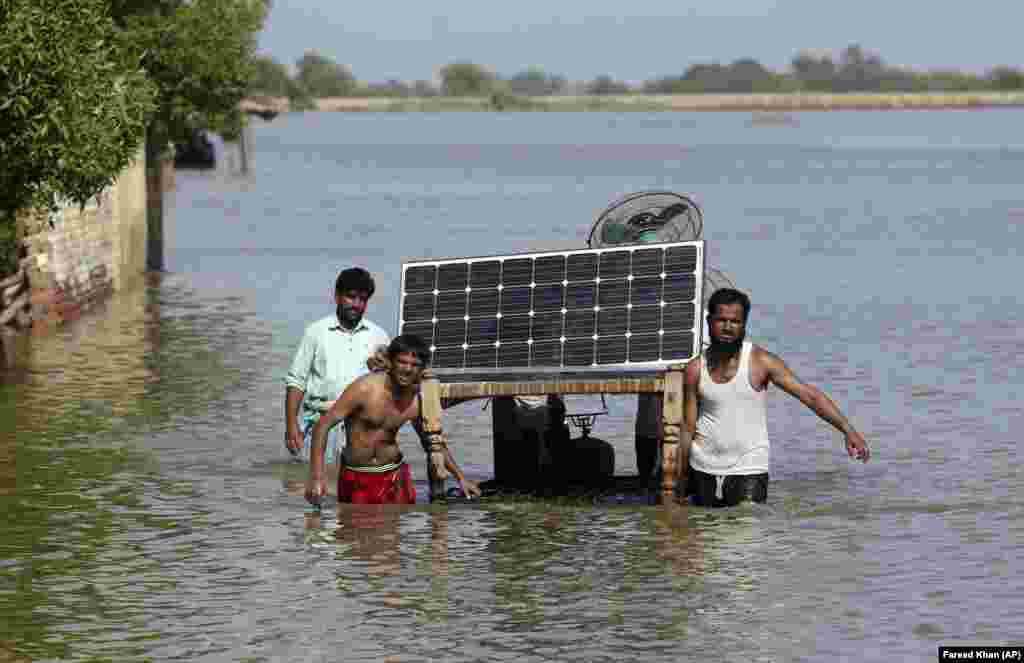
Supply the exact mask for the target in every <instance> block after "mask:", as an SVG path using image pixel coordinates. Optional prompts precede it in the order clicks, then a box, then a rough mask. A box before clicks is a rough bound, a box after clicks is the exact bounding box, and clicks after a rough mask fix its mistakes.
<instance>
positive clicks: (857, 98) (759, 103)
mask: <svg viewBox="0 0 1024 663" xmlns="http://www.w3.org/2000/svg"><path fill="white" fill-rule="evenodd" d="M315 103H316V109H315V110H317V111H321V112H342V113H387V112H392V113H393V112H405V113H415V112H426V113H437V112H453V111H454V112H496V111H497V112H503V111H508V112H515V111H521V112H582V111H598V112H600V111H605V112H609V111H612V112H629V111H638V112H666V111H667V112H696V111H741V112H760V113H788V112H803V111H835V110H952V109H981V108H1021V107H1024V90H1021V91H1016V92H948V93H939V92H927V93H925V92H922V93H892V94H889V93H871V92H867V93H847V94H812V93H803V92H801V93H784V94H671V95H668V94H666V95H659V94H627V95H578V96H571V95H559V96H548V97H517V96H511V95H502V94H498V95H493V96H491V97H327V98H321V99H316V100H315ZM241 108H242V110H244V111H248V112H256V113H258V112H273V113H285V112H290V107H289V103H288V99H287V98H285V97H250V98H247V99H245V100H243V101H242V104H241Z"/></svg>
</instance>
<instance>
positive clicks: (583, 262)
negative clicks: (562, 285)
mask: <svg viewBox="0 0 1024 663" xmlns="http://www.w3.org/2000/svg"><path fill="white" fill-rule="evenodd" d="M596 274H597V254H596V253H573V254H571V255H570V256H569V257H568V258H566V259H565V278H566V280H568V281H569V282H570V283H572V282H573V281H593V280H594V276H595V275H596Z"/></svg>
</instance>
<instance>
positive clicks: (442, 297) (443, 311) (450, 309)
mask: <svg viewBox="0 0 1024 663" xmlns="http://www.w3.org/2000/svg"><path fill="white" fill-rule="evenodd" d="M434 315H435V316H436V317H438V318H456V317H458V318H461V317H463V316H464V315H466V292H465V290H463V291H462V292H441V293H439V294H438V295H437V308H436V309H435V310H434Z"/></svg>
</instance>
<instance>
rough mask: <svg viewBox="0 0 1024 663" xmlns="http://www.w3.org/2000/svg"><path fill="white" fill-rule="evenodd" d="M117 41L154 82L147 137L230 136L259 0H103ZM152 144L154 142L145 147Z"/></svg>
mask: <svg viewBox="0 0 1024 663" xmlns="http://www.w3.org/2000/svg"><path fill="white" fill-rule="evenodd" d="M110 2H111V4H112V6H113V8H114V18H115V20H116V21H117V22H118V24H119V25H120V26H121V28H122V29H121V36H122V39H123V41H124V43H125V44H126V45H127V46H128V47H129V48H131V49H134V51H135V53H136V54H137V55H138V56H139V57H141V59H142V65H143V67H144V68H145V70H146V74H147V76H148V77H149V78H150V80H152V81H153V82H154V83H155V84H156V86H157V111H156V113H155V115H154V117H153V122H152V123H151V124H150V127H149V130H150V134H151V135H150V136H149V139H150V140H151V141H156V142H160V143H166V142H167V141H172V140H185V139H187V138H189V137H190V134H191V132H192V131H193V130H194V129H195V128H197V127H201V128H205V129H211V130H213V131H218V132H220V133H222V134H225V135H226V136H227V137H229V138H230V137H232V136H233V135H234V134H235V133H237V131H238V130H239V128H240V127H241V124H242V116H241V113H240V112H239V110H238V103H239V102H240V101H241V100H242V98H243V97H244V96H245V94H246V92H247V91H248V89H249V83H250V81H251V79H252V75H253V67H254V64H253V61H254V58H255V55H256V36H257V34H258V32H259V31H260V29H261V28H262V26H263V20H264V17H265V15H266V11H267V3H266V2H265V1H264V0H110ZM151 147H153V146H151Z"/></svg>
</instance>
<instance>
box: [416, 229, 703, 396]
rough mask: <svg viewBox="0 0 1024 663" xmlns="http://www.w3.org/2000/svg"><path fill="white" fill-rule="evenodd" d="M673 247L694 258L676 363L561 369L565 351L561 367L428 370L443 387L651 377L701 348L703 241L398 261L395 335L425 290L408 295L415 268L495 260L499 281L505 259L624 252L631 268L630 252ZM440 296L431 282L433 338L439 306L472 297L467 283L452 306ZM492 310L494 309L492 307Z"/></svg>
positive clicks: (451, 319)
mask: <svg viewBox="0 0 1024 663" xmlns="http://www.w3.org/2000/svg"><path fill="white" fill-rule="evenodd" d="M675 247H693V248H694V249H695V257H696V262H695V267H694V269H693V272H692V274H693V276H694V293H693V299H692V300H689V301H685V300H683V301H679V302H676V303H677V304H683V305H685V304H690V305H692V306H693V316H692V317H693V326H692V327H691V328H690V329H688V330H687V329H685V328H684V329H680V330H676V331H679V332H684V333H689V334H691V335H692V343H691V344H690V348H689V353H688V355H687V357H675V358H671V359H657V360H653V361H639V362H630V361H628V359H627V361H625V362H619V363H596V357H595V361H594V362H592V363H591V365H589V366H588V365H564V360H565V357H564V351H563V354H562V358H561V363H562V364H563V365H558V366H538V365H533V366H531V365H528V364H527V365H522V366H502V367H490V366H465V365H463V366H462V367H440V366H438V367H433V368H432V371H433V373H434V375H436V376H437V377H438V378H439V379H441V380H442V381H443V382H453V381H459V380H462V381H487V380H494V379H496V378H502V379H506V380H525V381H535V380H551V379H557V378H565V377H569V376H572V377H574V378H584V379H586V378H592V379H599V378H615V377H624V376H628V375H647V374H651V373H653V372H657V371H660V370H663V369H664V368H665V367H666V366H668V365H669V364H678V363H680V362H685V361H688V360H689V359H690V358H692V357H694V356H696V355H697V353H698V351H699V349H700V348H701V347H702V335H703V329H704V324H703V301H704V297H703V288H704V240H691V241H685V242H665V243H656V244H655V243H651V244H633V245H618V246H609V247H604V248H600V249H578V250H562V251H543V252H530V253H512V254H499V255H490V256H475V257H466V258H443V259H437V260H414V261H407V262H403V263H402V278H401V296H400V299H399V306H398V325H397V327H396V328H397V329H398V330H399V332H400V333H405V332H406V331H409V330H406V329H405V325H406V323H407V322H409V321H406V320H404V319H403V313H404V312H405V311H406V299H407V298H408V297H410V296H420V297H423V296H425V295H426V293H427V291H423V290H420V291H418V292H416V291H414V292H413V293H411V294H410V293H409V292H407V281H406V279H407V276H408V273H409V270H410V269H414V268H417V267H427V266H435V267H437V268H438V272H439V271H440V268H441V267H443V266H444V265H453V264H462V263H465V264H466V265H467V266H469V265H472V264H474V263H479V262H494V261H499V262H501V263H502V272H503V276H504V263H505V262H506V261H509V260H523V259H529V260H533V261H534V264H536V261H537V260H539V259H543V258H549V257H556V256H564V257H565V258H566V262H567V264H568V258H569V256H575V255H595V256H600V255H601V254H604V253H616V252H623V251H628V252H630V254H631V256H630V264H632V262H633V261H632V254H633V253H635V252H636V251H648V250H651V249H659V250H661V251H662V252H663V253H662V256H663V257H664V256H665V255H666V254H667V253H668V251H669V250H670V249H672V248H675ZM595 260H597V261H599V260H600V258H599V257H597V258H595ZM467 271H469V273H470V274H471V275H472V270H471V268H470V269H468V270H467ZM690 273H691V272H681V273H680V274H690ZM659 276H660V277H661V279H662V281H664V280H665V278H666V273H665V272H664V271H662V272H661V273H660V275H659ZM435 278H436V277H435ZM589 281H593V282H595V283H596V284H598V285H599V284H600V279H599V278H598V277H597V276H596V271H595V277H594V278H593V279H583V280H580V281H578V282H577V283H578V284H579V285H580V286H581V287H585V284H586V283H588V282H589ZM626 281H627V284H631V282H632V281H633V276H632V274H630V275H629V276H628V278H627V279H626ZM497 283H498V285H497V286H494V285H491V286H489V287H488V290H489V289H490V288H494V289H495V290H496V291H497V295H496V296H495V299H500V298H501V295H502V291H503V289H504V287H505V286H504V283H505V279H504V278H499V279H498V281H497ZM551 285H552V286H554V285H556V284H554V283H553V284H551ZM560 286H561V288H562V290H563V291H566V290H568V288H569V286H568V284H567V279H564V280H563V281H562V283H561V284H560ZM509 287H510V288H513V287H516V286H509ZM518 287H521V288H522V287H526V286H525V285H519V286H518ZM624 287H625V289H626V290H629V289H630V287H631V285H625V286H624ZM529 288H530V289H531V291H533V292H531V295H530V299H531V301H532V300H533V299H534V297H535V293H536V289H537V284H536V283H535V282H534V281H533V277H532V276H531V281H530V284H529ZM440 292H441V291H439V290H438V288H437V284H436V283H435V287H434V288H433V290H432V291H430V294H431V295H432V297H433V298H434V314H433V317H432V319H431V329H432V330H433V332H435V333H436V329H437V326H438V322H439V320H438V318H437V316H436V313H437V310H438V309H439V308H440V307H441V306H452V305H453V304H455V303H458V302H460V301H463V299H464V300H465V304H464V305H465V306H466V308H467V309H468V306H469V298H470V296H471V292H472V287H471V286H470V285H469V282H468V280H467V284H466V286H465V288H464V289H463V290H462V292H464V294H462V295H456V294H455V293H459V292H460V290H459V289H454V290H448V291H447V292H449V293H451V294H452V297H451V298H450V299H451V300H452V301H451V303H447V304H446V303H444V302H441V298H440ZM566 296H567V295H566ZM460 298H462V299H460ZM496 306H499V305H497V304H496ZM532 306H533V305H532V304H531V313H530V317H531V318H532V317H533V315H534V313H533V312H532ZM665 306H666V303H665V301H664V300H663V299H662V300H661V303H660V307H661V308H662V309H664V307H665ZM453 310H454V311H455V314H453V315H452V316H450V317H449V318H448V320H449V322H452V323H454V324H456V325H457V324H458V322H459V318H458V315H457V309H453ZM578 310H579V311H585V310H586V308H581V309H578ZM599 310H600V305H599V304H598V305H597V306H595V307H594V311H595V316H596V315H598V314H599ZM496 311H497V313H496V319H497V320H498V321H500V320H501V311H500V310H497V309H496ZM555 312H556V311H555V310H552V315H553V314H554V313H555ZM559 312H560V313H561V315H562V316H563V318H565V316H566V315H567V313H568V311H567V310H566V308H565V307H564V305H563V307H562V308H561V309H560V310H559ZM478 319H480V320H484V319H488V318H487V317H486V316H481V317H479V318H478ZM441 322H443V321H441ZM463 322H464V324H465V325H466V327H467V328H468V327H469V324H470V316H469V315H468V314H466V315H464V316H463ZM420 324H426V323H425V322H421V323H420ZM499 324H500V322H499ZM565 324H568V322H566V323H565ZM662 324H663V323H662ZM595 325H596V323H595ZM596 331H597V329H596V328H595V332H596ZM627 331H629V330H627ZM466 333H467V334H468V333H469V332H468V331H467V332H466ZM658 333H659V335H660V336H661V337H662V338H663V334H664V329H659V332H658ZM563 334H564V332H563ZM623 336H624V337H625V338H627V339H628V338H630V337H629V336H626V335H625V334H623ZM433 338H434V337H433V336H431V340H432V339H433ZM582 338H586V337H585V336H584V337H581V339H582ZM566 340H567V339H566V337H565V336H564V335H563V336H561V337H560V338H559V339H558V341H559V343H560V344H561V345H562V348H563V350H564V345H565V341H566ZM593 340H594V343H595V354H596V349H597V345H596V344H597V341H598V337H597V334H596V333H595V335H594V337H593ZM552 342H553V341H552ZM528 343H531V344H532V343H533V340H532V338H531V339H530V340H529V341H528ZM494 346H495V347H499V346H500V340H499V341H496V342H495V344H494ZM477 347H486V346H477ZM442 349H443V348H442ZM452 349H455V346H452ZM467 349H468V344H467V343H463V345H462V350H463V351H466V350H467ZM435 350H437V348H436V347H435V346H434V344H433V343H432V342H431V354H432V356H433V355H434V353H435ZM659 352H660V351H659Z"/></svg>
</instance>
